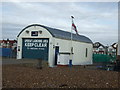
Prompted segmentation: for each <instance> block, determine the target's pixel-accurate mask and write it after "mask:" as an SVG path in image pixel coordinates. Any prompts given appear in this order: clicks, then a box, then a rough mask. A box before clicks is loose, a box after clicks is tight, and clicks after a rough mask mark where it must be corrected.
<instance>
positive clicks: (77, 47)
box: [17, 24, 93, 67]
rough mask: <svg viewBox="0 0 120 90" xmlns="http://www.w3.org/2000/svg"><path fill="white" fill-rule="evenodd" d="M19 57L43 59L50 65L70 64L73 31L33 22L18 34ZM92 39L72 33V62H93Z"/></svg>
mask: <svg viewBox="0 0 120 90" xmlns="http://www.w3.org/2000/svg"><path fill="white" fill-rule="evenodd" d="M17 40H18V45H17V59H22V58H28V59H42V60H46V61H48V63H49V66H50V67H53V66H56V65H68V64H69V60H70V56H71V33H70V32H66V31H63V30H59V29H55V28H50V27H47V26H43V25H39V24H33V25H29V26H27V27H25V28H24V29H23V30H22V31H21V32H20V33H19V34H18V36H17ZM92 50H93V45H92V41H91V40H90V39H89V38H88V37H86V36H83V35H76V34H72V64H73V65H87V64H92Z"/></svg>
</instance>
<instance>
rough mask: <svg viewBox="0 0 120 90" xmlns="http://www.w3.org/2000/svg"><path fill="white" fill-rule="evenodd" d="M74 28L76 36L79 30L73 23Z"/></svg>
mask: <svg viewBox="0 0 120 90" xmlns="http://www.w3.org/2000/svg"><path fill="white" fill-rule="evenodd" d="M72 27H73V29H74V30H75V32H76V34H78V31H77V28H76V26H75V24H74V23H72Z"/></svg>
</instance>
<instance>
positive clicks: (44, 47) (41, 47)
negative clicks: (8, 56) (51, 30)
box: [22, 38, 49, 60]
mask: <svg viewBox="0 0 120 90" xmlns="http://www.w3.org/2000/svg"><path fill="white" fill-rule="evenodd" d="M22 43H23V45H22V46H23V47H22V57H23V58H31V59H38V58H40V59H42V60H48V50H49V39H48V38H40V39H36V38H35V39H33V38H32V39H30V38H29V39H28V38H24V39H23V40H22Z"/></svg>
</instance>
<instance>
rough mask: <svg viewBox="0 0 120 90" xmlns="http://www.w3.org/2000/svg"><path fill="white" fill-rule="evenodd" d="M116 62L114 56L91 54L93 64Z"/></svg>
mask: <svg viewBox="0 0 120 90" xmlns="http://www.w3.org/2000/svg"><path fill="white" fill-rule="evenodd" d="M115 60H116V56H114V55H105V54H93V62H101V63H102V62H103V63H104V62H113V61H115Z"/></svg>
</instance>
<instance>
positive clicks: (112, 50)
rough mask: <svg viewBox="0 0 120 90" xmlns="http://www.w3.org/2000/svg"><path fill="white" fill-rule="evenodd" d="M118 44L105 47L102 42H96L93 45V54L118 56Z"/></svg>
mask: <svg viewBox="0 0 120 90" xmlns="http://www.w3.org/2000/svg"><path fill="white" fill-rule="evenodd" d="M116 49H117V43H113V44H112V45H110V46H104V45H103V44H101V43H100V42H95V43H94V44H93V53H94V54H108V55H110V54H111V55H116Z"/></svg>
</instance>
